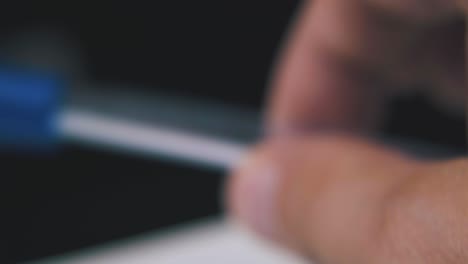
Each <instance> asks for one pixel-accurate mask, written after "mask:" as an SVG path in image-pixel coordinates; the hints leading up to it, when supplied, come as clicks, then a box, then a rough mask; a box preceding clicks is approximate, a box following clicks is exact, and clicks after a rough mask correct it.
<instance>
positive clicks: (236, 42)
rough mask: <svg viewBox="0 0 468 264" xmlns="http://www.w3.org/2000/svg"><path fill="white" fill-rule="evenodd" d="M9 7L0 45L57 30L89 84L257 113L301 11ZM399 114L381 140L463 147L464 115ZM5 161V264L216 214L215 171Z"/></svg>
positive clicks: (175, 5)
mask: <svg viewBox="0 0 468 264" xmlns="http://www.w3.org/2000/svg"><path fill="white" fill-rule="evenodd" d="M4 2H6V3H2V8H1V10H0V38H3V39H7V38H8V37H9V36H12V35H14V34H16V33H17V32H21V31H25V30H26V31H27V30H31V29H37V28H51V27H52V28H54V29H57V30H59V31H60V32H63V33H64V34H66V35H67V36H69V37H71V38H72V39H74V40H75V42H76V43H79V46H80V47H81V49H82V51H83V53H82V54H83V61H84V62H85V64H84V70H85V74H86V75H87V78H89V79H91V80H94V81H104V82H114V83H129V84H135V85H136V86H135V87H137V86H138V87H139V86H140V85H141V86H142V87H150V88H138V89H142V91H143V90H145V91H148V90H151V89H158V91H162V92H164V93H171V94H180V95H185V96H189V97H200V98H211V99H215V100H218V101H221V102H227V103H231V104H235V105H239V106H241V107H242V106H248V107H253V108H256V109H258V110H260V109H261V106H262V102H263V95H264V93H265V89H264V87H265V83H266V80H267V77H268V73H269V70H270V65H271V63H272V61H273V59H274V55H275V53H276V51H277V49H278V46H279V44H280V41H281V38H282V36H283V34H284V32H285V30H286V28H287V26H288V23H289V20H290V18H291V16H292V14H293V12H294V10H295V7H296V5H297V1H279V0H276V1H271V0H256V1H246V0H244V1H215V0H210V1H189V0H184V1H94V2H89V3H87V2H83V1H60V2H59V1H56V2H52V1H4ZM152 87H165V88H164V89H162V88H152ZM107 89H111V88H107ZM394 106H395V109H398V110H395V111H394V114H393V115H392V116H391V118H390V120H389V122H388V123H387V125H386V129H385V130H386V133H387V134H390V135H393V136H399V137H409V138H411V137H417V138H419V139H422V140H426V141H428V142H431V143H436V144H442V145H445V146H447V147H451V148H458V149H464V148H465V146H466V139H465V132H466V129H465V126H464V122H463V119H462V118H461V117H459V118H449V117H448V116H446V115H444V114H443V113H440V112H439V111H437V110H436V109H434V108H431V107H430V106H429V104H428V103H427V102H426V101H425V100H424V99H422V98H410V99H405V100H399V101H398V102H395V104H394ZM0 158H1V159H0V164H2V165H1V166H2V172H1V174H2V177H1V179H2V183H1V184H0V188H1V190H2V191H1V194H0V195H1V196H4V198H3V199H1V203H2V204H3V205H2V207H1V210H2V216H1V218H2V220H0V221H1V223H2V226H1V227H0V231H1V233H0V243H1V244H0V248H1V249H0V250H5V251H4V252H1V251H0V253H1V255H0V262H2V263H13V262H17V261H19V260H26V259H32V258H37V257H43V256H48V255H53V254H58V253H62V252H65V251H69V250H72V249H77V248H81V247H83V246H89V245H95V244H98V243H101V242H104V241H109V240H112V239H115V238H122V237H127V236H129V235H135V234H138V233H141V232H144V231H148V230H154V229H157V228H162V227H166V226H168V225H173V224H175V223H181V222H185V221H187V220H191V219H198V218H200V217H205V216H209V215H216V214H219V213H220V212H221V209H220V208H221V207H220V206H219V202H218V201H219V196H220V194H219V189H220V186H222V184H223V179H222V177H221V175H222V172H221V171H215V170H210V169H201V168H194V167H191V166H188V165H187V166H184V165H181V164H176V163H168V162H155V161H153V160H151V161H150V160H145V159H138V158H133V157H130V156H126V155H123V154H111V153H106V152H96V151H95V150H92V149H88V148H86V147H82V146H71V145H70V146H67V147H66V148H65V149H64V150H63V151H62V152H61V153H60V155H56V156H50V155H48V156H43V155H28V156H27V157H25V156H24V154H11V153H2V154H1V155H0ZM2 244H3V245H2Z"/></svg>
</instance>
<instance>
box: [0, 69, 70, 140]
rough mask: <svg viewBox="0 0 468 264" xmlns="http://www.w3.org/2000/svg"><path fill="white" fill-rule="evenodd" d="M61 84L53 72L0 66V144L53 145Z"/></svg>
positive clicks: (56, 131) (56, 130)
mask: <svg viewBox="0 0 468 264" xmlns="http://www.w3.org/2000/svg"><path fill="white" fill-rule="evenodd" d="M62 86H63V82H62V81H61V80H60V79H59V78H57V77H56V76H54V75H53V74H49V73H44V72H41V71H34V70H29V69H28V70H25V69H18V68H12V67H5V66H0V147H2V146H3V147H14V148H15V147H21V148H24V147H26V148H28V149H29V148H37V147H40V148H42V147H49V146H53V145H55V143H56V142H57V139H58V129H57V128H58V127H57V126H58V123H57V122H58V113H59V110H60V104H61V102H60V101H61V100H60V99H61V91H62Z"/></svg>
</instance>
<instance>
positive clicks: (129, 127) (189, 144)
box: [59, 109, 245, 168]
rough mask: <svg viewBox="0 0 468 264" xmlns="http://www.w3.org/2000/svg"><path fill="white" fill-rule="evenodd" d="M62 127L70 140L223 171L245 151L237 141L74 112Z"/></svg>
mask: <svg viewBox="0 0 468 264" xmlns="http://www.w3.org/2000/svg"><path fill="white" fill-rule="evenodd" d="M59 127H60V130H61V133H62V134H63V135H64V136H65V137H66V138H68V139H73V140H79V141H84V142H88V143H94V144H99V145H104V146H108V147H114V148H122V149H125V150H127V151H134V152H139V153H145V154H149V155H163V156H167V157H172V158H177V159H184V160H187V161H192V162H197V163H202V164H205V165H209V166H216V167H220V168H229V167H231V166H233V165H235V164H236V163H237V162H238V161H239V159H240V158H241V157H242V156H243V154H244V150H245V147H244V146H242V145H240V144H237V143H234V142H228V141H225V140H218V139H215V138H212V137H204V136H202V135H196V134H193V133H190V132H182V131H180V130H175V129H170V128H166V127H161V126H158V125H156V124H154V125H147V124H140V123H137V122H132V121H129V120H124V119H118V118H115V117H111V116H105V115H99V114H95V113H87V112H83V111H78V110H74V109H68V110H67V111H65V112H64V113H63V114H62V115H61V117H60V118H59Z"/></svg>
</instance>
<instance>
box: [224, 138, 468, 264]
mask: <svg viewBox="0 0 468 264" xmlns="http://www.w3.org/2000/svg"><path fill="white" fill-rule="evenodd" d="M252 155H253V156H252V157H251V159H250V162H248V163H247V164H246V165H245V166H243V167H242V168H241V169H239V170H238V171H237V172H235V173H234V176H233V178H232V182H231V185H230V195H229V201H230V205H231V209H232V211H233V213H234V214H235V215H236V216H237V217H239V219H240V220H241V221H243V222H245V223H246V224H247V225H248V226H250V227H251V228H253V229H254V230H255V231H257V232H259V233H260V234H262V235H263V236H265V237H267V238H269V239H273V240H275V241H277V242H279V243H281V244H283V245H286V246H287V247H290V248H292V249H295V250H298V251H299V252H301V253H302V254H304V255H306V256H307V257H310V258H311V259H313V260H318V261H319V262H318V263H335V264H341V263H346V264H349V263H363V264H365V263H382V261H383V260H385V263H462V262H463V261H462V262H456V261H455V262H450V260H451V259H453V258H455V259H456V257H460V256H462V254H464V253H466V252H463V250H464V249H463V247H462V246H463V245H465V246H466V244H463V243H465V242H468V241H463V239H466V237H467V235H468V234H465V233H466V231H465V230H468V229H467V228H466V224H465V223H466V219H467V217H468V210H466V208H467V205H468V196H467V195H466V188H468V179H467V177H468V174H467V172H468V166H467V164H468V163H467V162H466V161H463V160H462V161H458V162H452V163H438V164H431V165H429V164H427V163H424V162H422V161H415V160H411V159H409V158H407V157H404V156H401V155H400V154H398V153H396V152H394V151H391V150H386V149H383V148H381V147H379V146H377V145H371V144H368V143H363V142H360V141H358V140H354V139H346V138H338V137H326V138H325V137H322V138H315V139H297V140H292V141H288V142H281V143H274V144H271V143H270V144H267V145H264V146H260V147H259V148H258V149H257V150H256V152H254V154H252ZM458 234H460V236H459V235H458ZM426 241H429V242H428V243H426ZM457 243H460V244H457ZM426 257H432V259H429V260H428V259H426ZM466 257H468V256H466ZM442 258H448V260H446V261H445V262H432V261H433V260H439V259H442ZM465 260H466V259H465Z"/></svg>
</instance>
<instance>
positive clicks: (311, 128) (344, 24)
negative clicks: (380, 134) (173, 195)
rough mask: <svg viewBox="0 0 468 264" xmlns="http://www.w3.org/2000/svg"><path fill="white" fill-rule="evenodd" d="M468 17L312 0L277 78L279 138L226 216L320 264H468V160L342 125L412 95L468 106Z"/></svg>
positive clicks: (265, 147)
mask: <svg viewBox="0 0 468 264" xmlns="http://www.w3.org/2000/svg"><path fill="white" fill-rule="evenodd" d="M467 11H468V1H467V0H460V1H456V0H315V1H308V2H306V3H305V4H304V6H303V8H302V9H301V13H300V14H299V16H298V20H297V22H296V24H295V26H294V28H293V30H292V34H291V37H290V38H289V41H288V43H287V45H286V47H285V51H284V53H283V56H282V57H281V58H280V60H279V63H278V68H277V72H276V74H275V78H274V80H273V90H272V96H271V101H270V108H269V109H268V110H269V111H268V115H267V129H268V131H269V132H270V133H271V134H272V136H271V137H270V138H269V139H266V140H265V142H263V143H261V144H259V146H258V147H257V148H255V150H253V151H252V154H251V155H250V157H249V158H248V159H247V161H246V162H245V163H244V164H243V165H242V166H241V167H240V168H238V169H237V170H236V171H235V172H234V173H233V176H232V178H231V179H232V181H231V183H230V185H229V194H228V201H229V205H230V208H231V211H232V212H233V213H234V214H235V215H236V216H237V217H238V218H239V219H240V220H241V221H243V222H245V223H246V224H247V225H249V226H250V227H252V228H253V229H254V230H256V231H257V232H259V233H260V234H262V235H264V236H265V237H267V238H269V239H272V240H274V241H276V242H278V243H281V244H283V245H284V246H287V247H289V248H292V249H294V250H297V251H298V252H300V253H301V254H303V255H304V256H306V257H309V258H310V259H311V260H316V261H318V263H325V264H327V263H332V264H342V263H343V264H350V263H351V264H352V263H361V264H365V263H400V264H405V263H408V264H409V263H411V264H414V263H468V159H466V158H461V159H458V160H451V161H438V162H429V161H422V160H417V159H415V158H412V157H409V156H406V155H404V154H402V153H399V152H397V151H395V150H391V149H387V148H385V147H383V146H380V145H378V144H376V143H374V142H371V141H370V140H365V139H362V137H361V138H358V137H357V136H349V135H350V133H346V136H345V133H342V132H353V133H352V134H354V135H357V134H361V135H363V134H366V133H368V132H371V131H372V130H374V129H376V128H378V126H379V122H381V120H383V117H384V114H385V107H386V102H387V101H388V100H389V98H392V97H394V96H404V95H406V94H408V93H415V92H418V93H424V94H425V95H427V96H428V97H429V98H432V99H433V100H434V103H435V104H437V105H439V106H441V107H442V108H443V109H445V110H447V111H450V112H451V113H453V114H457V113H458V114H463V111H464V107H465V103H466V99H467V97H466V96H467V94H466V92H467V87H466V86H465V77H466V68H465V57H464V49H465V45H466V42H465V24H464V16H466V14H467ZM389 87H390V88H389ZM409 87H425V89H424V90H416V89H415V88H409ZM325 131H333V133H331V132H328V133H326V132H325ZM304 132H306V133H304Z"/></svg>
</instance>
